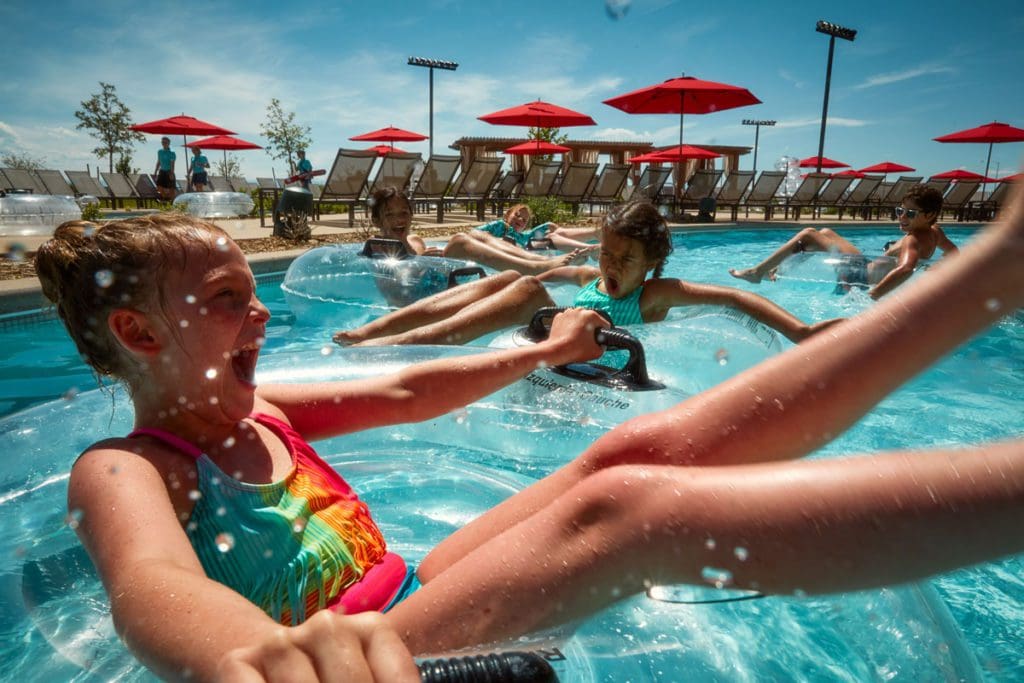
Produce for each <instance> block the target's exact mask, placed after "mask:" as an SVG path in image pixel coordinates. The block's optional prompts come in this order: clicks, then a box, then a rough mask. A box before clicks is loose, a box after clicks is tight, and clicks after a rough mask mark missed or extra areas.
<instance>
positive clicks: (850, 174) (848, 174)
mask: <svg viewBox="0 0 1024 683" xmlns="http://www.w3.org/2000/svg"><path fill="white" fill-rule="evenodd" d="M867 175H868V174H867V173H865V172H864V171H857V170H854V169H852V168H848V169H846V170H845V171H839V172H837V173H833V174H832V177H833V178H865V177H867Z"/></svg>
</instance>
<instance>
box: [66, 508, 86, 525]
mask: <svg viewBox="0 0 1024 683" xmlns="http://www.w3.org/2000/svg"><path fill="white" fill-rule="evenodd" d="M81 521H82V511H81V510H79V509H78V508H75V509H74V510H71V511H70V512H68V514H67V515H66V516H65V517H64V523H65V524H67V525H68V528H69V529H71V530H75V529H77V528H78V524H79V523H80V522H81Z"/></svg>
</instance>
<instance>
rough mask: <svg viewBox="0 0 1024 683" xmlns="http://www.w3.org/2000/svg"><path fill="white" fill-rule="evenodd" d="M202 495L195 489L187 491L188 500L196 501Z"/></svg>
mask: <svg viewBox="0 0 1024 683" xmlns="http://www.w3.org/2000/svg"><path fill="white" fill-rule="evenodd" d="M202 497H203V494H202V493H200V492H199V491H198V490H197V489H192V490H191V491H189V492H188V499H189V500H192V501H196V500H199V499H200V498H202Z"/></svg>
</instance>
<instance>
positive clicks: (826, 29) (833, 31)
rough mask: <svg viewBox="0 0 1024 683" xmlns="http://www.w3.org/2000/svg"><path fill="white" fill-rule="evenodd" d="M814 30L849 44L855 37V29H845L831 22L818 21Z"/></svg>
mask: <svg viewBox="0 0 1024 683" xmlns="http://www.w3.org/2000/svg"><path fill="white" fill-rule="evenodd" d="M814 30H815V31H817V32H818V33H824V34H826V35H830V36H835V37H836V38H842V39H843V40H849V41H851V42H852V41H853V39H854V38H856V37H857V29H853V28H846V27H845V26H840V25H839V24H833V23H832V22H831V21H819V22H818V24H817V26H815V28H814Z"/></svg>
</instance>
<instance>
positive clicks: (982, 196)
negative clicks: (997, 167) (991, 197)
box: [981, 142, 992, 201]
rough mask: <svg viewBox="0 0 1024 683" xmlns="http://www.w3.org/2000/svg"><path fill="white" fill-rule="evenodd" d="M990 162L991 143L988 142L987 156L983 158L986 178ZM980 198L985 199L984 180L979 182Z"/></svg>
mask: <svg viewBox="0 0 1024 683" xmlns="http://www.w3.org/2000/svg"><path fill="white" fill-rule="evenodd" d="M991 163H992V143H991V142H990V143H988V158H987V159H985V178H988V167H989V164H991ZM981 200H982V201H985V181H982V182H981Z"/></svg>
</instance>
